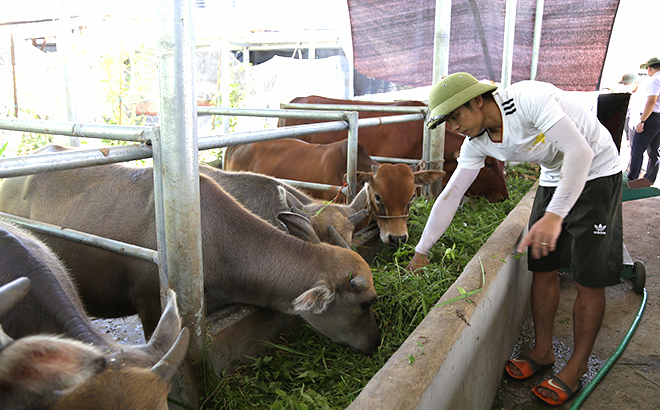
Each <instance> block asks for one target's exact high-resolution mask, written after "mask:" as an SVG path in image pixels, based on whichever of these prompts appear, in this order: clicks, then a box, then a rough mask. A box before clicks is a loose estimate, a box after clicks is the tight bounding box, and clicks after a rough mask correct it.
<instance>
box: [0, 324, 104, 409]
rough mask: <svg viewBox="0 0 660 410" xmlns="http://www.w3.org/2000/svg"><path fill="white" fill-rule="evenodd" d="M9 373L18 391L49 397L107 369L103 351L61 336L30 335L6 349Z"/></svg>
mask: <svg viewBox="0 0 660 410" xmlns="http://www.w3.org/2000/svg"><path fill="white" fill-rule="evenodd" d="M2 356H3V367H5V368H6V372H7V373H6V374H9V375H13V377H12V379H11V380H0V382H3V383H4V382H9V383H11V384H13V385H14V386H15V388H16V389H17V390H21V389H25V390H28V391H31V392H32V393H33V394H35V395H37V396H44V397H45V396H48V395H50V394H51V393H52V392H53V391H56V390H66V389H69V388H72V387H77V386H80V385H82V384H83V383H85V382H86V381H87V380H89V379H90V378H91V377H93V376H95V375H97V374H99V373H100V372H102V371H103V370H104V369H105V367H106V360H105V359H104V357H103V352H102V351H101V350H99V349H97V348H96V347H93V346H91V345H88V344H85V343H81V342H79V341H77V340H73V339H66V338H63V337H59V336H44V335H36V336H27V337H23V338H21V339H18V340H17V341H16V342H14V343H12V344H11V345H9V346H7V347H6V348H5V349H4V350H3V352H2Z"/></svg>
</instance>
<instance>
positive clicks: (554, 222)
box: [517, 212, 564, 259]
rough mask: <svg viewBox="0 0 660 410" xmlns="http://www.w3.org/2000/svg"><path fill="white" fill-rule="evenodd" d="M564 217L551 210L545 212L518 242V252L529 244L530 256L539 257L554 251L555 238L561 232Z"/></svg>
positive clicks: (555, 245)
mask: <svg viewBox="0 0 660 410" xmlns="http://www.w3.org/2000/svg"><path fill="white" fill-rule="evenodd" d="M563 221H564V218H562V217H560V216H559V215H555V214H553V213H552V212H546V213H545V215H543V217H542V218H541V219H539V220H538V221H536V223H535V224H534V225H532V227H531V228H530V229H529V232H528V233H527V235H526V236H525V237H524V238H523V240H522V241H520V244H518V249H517V251H518V253H522V252H523V251H524V250H525V248H527V247H528V246H531V248H532V258H534V259H539V258H540V257H543V256H546V255H547V254H549V253H550V252H552V251H554V250H555V248H556V247H557V238H559V234H560V233H561V224H562V222H563Z"/></svg>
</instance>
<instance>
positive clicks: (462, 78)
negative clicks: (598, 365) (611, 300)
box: [406, 73, 623, 405]
mask: <svg viewBox="0 0 660 410" xmlns="http://www.w3.org/2000/svg"><path fill="white" fill-rule="evenodd" d="M495 90H496V87H495V86H493V85H491V84H484V83H480V82H478V81H477V80H476V79H475V78H474V77H473V76H472V75H470V74H468V73H454V74H451V75H449V76H447V77H445V78H443V79H442V80H441V81H439V82H438V83H436V84H435V85H434V86H433V87H432V89H431V92H430V95H429V109H430V110H431V115H430V117H431V119H430V120H429V122H428V124H427V126H428V127H429V128H435V127H436V126H438V125H439V124H440V123H442V122H445V121H446V122H447V127H448V128H450V129H452V130H454V131H457V132H459V133H461V134H464V135H466V136H467V138H466V139H465V141H464V142H463V145H462V146H461V150H460V154H459V156H458V167H457V168H456V170H455V171H454V174H453V175H452V177H451V178H450V180H449V182H448V183H447V186H446V187H445V188H444V189H443V191H442V192H441V193H440V195H439V196H438V197H437V199H436V200H435V203H434V205H433V208H432V209H431V213H430V215H429V218H428V221H427V222H426V226H425V227H424V232H423V234H422V237H421V238H420V241H419V243H418V244H417V246H416V247H415V254H414V256H413V258H412V260H411V261H410V263H409V264H408V266H407V267H406V269H407V270H408V271H414V270H416V269H419V268H422V267H424V266H426V265H428V263H429V260H428V256H427V254H428V252H429V251H430V250H431V247H432V246H433V245H434V244H435V243H436V242H437V241H438V239H440V237H441V236H442V235H443V233H444V232H445V230H446V229H447V227H448V226H449V224H450V223H451V220H452V219H453V217H454V214H455V213H456V210H457V209H458V206H459V204H460V201H461V198H462V197H463V195H464V194H465V192H466V190H467V189H468V187H469V186H470V184H472V182H473V181H474V179H475V178H476V176H477V174H478V173H479V169H480V168H481V167H483V166H484V159H485V158H486V156H491V157H494V158H497V159H499V160H502V161H516V162H534V163H538V164H540V165H541V176H540V179H539V185H540V187H539V188H538V191H537V193H536V197H535V199H534V205H533V209H532V213H531V216H530V221H529V226H530V227H529V231H528V233H527V235H526V236H525V237H524V238H523V239H522V240H521V242H520V244H519V245H518V248H517V251H518V252H524V251H525V250H526V249H528V247H529V251H530V252H529V254H528V265H529V269H530V270H531V271H532V272H533V276H532V289H531V305H532V317H533V320H534V333H535V335H534V337H535V346H534V348H533V349H532V350H531V351H530V352H529V353H527V354H526V355H520V356H518V357H516V358H513V359H511V360H509V361H508V362H507V364H506V371H507V373H508V374H509V375H511V377H513V378H515V379H519V380H524V379H528V378H530V377H532V376H534V375H536V374H538V373H539V372H541V371H543V370H546V369H550V368H552V367H553V365H554V362H555V353H554V350H553V344H552V337H553V327H554V318H555V314H556V312H557V308H558V306H559V275H558V270H559V269H560V268H567V267H569V266H571V267H572V269H573V274H574V277H575V282H576V283H577V289H578V293H577V298H576V300H575V305H574V311H573V315H574V341H575V345H574V349H573V353H572V355H571V357H570V359H569V360H568V362H567V363H566V365H565V366H564V367H563V368H562V369H561V370H560V371H559V372H558V373H557V374H556V375H554V376H552V377H550V378H549V379H547V380H545V381H544V382H542V383H540V384H539V385H537V386H535V387H534V388H533V389H532V391H533V392H534V394H535V395H537V396H538V397H539V398H541V399H542V400H544V401H545V402H547V403H548V404H551V405H560V404H562V403H564V402H566V401H567V400H568V399H570V398H571V397H573V396H574V395H575V394H576V393H577V391H578V390H580V388H581V385H582V382H581V378H582V376H583V375H584V374H585V373H586V371H587V363H588V359H589V356H590V354H591V351H592V349H593V346H594V342H595V340H596V336H597V335H598V331H599V329H600V326H601V323H602V320H603V316H604V313H605V286H611V285H616V284H618V283H619V282H620V276H621V267H622V266H623V227H622V220H621V219H622V218H621V202H622V201H621V186H622V181H623V178H622V172H621V166H620V163H619V153H618V150H617V147H616V145H615V144H614V141H613V139H612V136H611V134H610V133H609V131H607V129H606V128H605V127H604V126H603V125H602V124H601V123H600V122H599V121H598V119H597V117H596V115H595V113H593V112H592V111H590V110H588V109H587V108H585V106H584V104H583V103H581V102H579V101H576V97H573V96H571V95H570V94H569V93H567V92H564V91H562V90H560V89H559V88H557V87H555V86H554V85H552V84H548V83H544V82H539V81H521V82H518V83H515V84H512V85H510V86H509V87H507V88H505V89H500V90H497V91H495ZM571 264H572V265H571Z"/></svg>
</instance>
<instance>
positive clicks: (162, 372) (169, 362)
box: [151, 327, 190, 384]
mask: <svg viewBox="0 0 660 410" xmlns="http://www.w3.org/2000/svg"><path fill="white" fill-rule="evenodd" d="M189 342H190V332H189V331H188V328H187V327H184V328H183V329H182V330H181V333H179V337H177V338H176V341H175V342H174V344H173V345H172V348H171V349H170V350H169V352H167V354H166V355H165V356H163V358H162V359H160V360H159V361H158V363H156V364H155V365H154V366H153V367H152V368H151V371H152V372H154V373H155V374H156V375H157V376H158V377H160V378H161V379H162V380H163V381H164V382H165V383H168V384H169V383H170V382H172V380H173V379H174V376H175V375H176V374H177V372H178V371H179V367H181V364H182V363H183V359H185V358H186V353H188V343H189Z"/></svg>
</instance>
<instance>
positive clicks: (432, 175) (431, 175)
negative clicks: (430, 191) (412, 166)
mask: <svg viewBox="0 0 660 410" xmlns="http://www.w3.org/2000/svg"><path fill="white" fill-rule="evenodd" d="M445 174H446V172H445V171H441V170H439V169H429V170H426V171H417V172H415V173H414V174H413V175H415V185H428V184H432V183H433V182H435V181H437V180H439V179H442V177H444V176H445Z"/></svg>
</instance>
